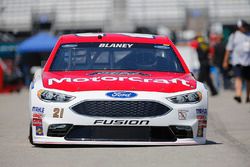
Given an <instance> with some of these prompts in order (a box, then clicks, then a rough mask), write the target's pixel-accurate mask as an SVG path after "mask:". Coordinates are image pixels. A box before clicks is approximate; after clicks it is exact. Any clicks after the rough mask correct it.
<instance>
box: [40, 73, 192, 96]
mask: <svg viewBox="0 0 250 167" xmlns="http://www.w3.org/2000/svg"><path fill="white" fill-rule="evenodd" d="M42 82H43V86H44V87H45V88H49V89H58V90H64V91H70V92H77V91H95V90H126V91H153V92H165V93H173V92H180V91H185V90H192V89H195V88H196V80H195V79H194V78H193V77H192V76H191V74H187V73H173V72H152V71H120V70H119V71H117V70H114V71H111V70H106V71H96V70H95V71H92V70H91V71H90V70H88V71H66V72H43V74H42Z"/></svg>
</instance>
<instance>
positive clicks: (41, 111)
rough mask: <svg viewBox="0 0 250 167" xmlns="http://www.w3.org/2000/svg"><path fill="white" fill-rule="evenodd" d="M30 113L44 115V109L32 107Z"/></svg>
mask: <svg viewBox="0 0 250 167" xmlns="http://www.w3.org/2000/svg"><path fill="white" fill-rule="evenodd" d="M32 112H34V113H41V114H43V113H44V108H43V107H35V106H33V107H32Z"/></svg>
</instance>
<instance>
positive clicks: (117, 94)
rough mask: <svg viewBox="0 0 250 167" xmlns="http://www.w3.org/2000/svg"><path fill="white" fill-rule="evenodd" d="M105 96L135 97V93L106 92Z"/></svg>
mask: <svg viewBox="0 0 250 167" xmlns="http://www.w3.org/2000/svg"><path fill="white" fill-rule="evenodd" d="M106 95H107V96H109V97H112V98H133V97H136V96H137V94H136V93H134V92H123V91H121V92H108V93H106Z"/></svg>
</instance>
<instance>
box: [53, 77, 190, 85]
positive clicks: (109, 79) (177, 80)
mask: <svg viewBox="0 0 250 167" xmlns="http://www.w3.org/2000/svg"><path fill="white" fill-rule="evenodd" d="M103 81H105V82H117V81H118V82H124V81H131V82H141V83H142V82H144V83H159V84H182V85H184V86H187V87H190V86H191V85H190V83H189V81H187V80H184V79H180V78H173V79H170V80H168V79H151V78H141V77H110V76H108V77H92V78H60V79H57V78H50V79H48V85H53V84H61V83H64V82H68V83H83V82H103Z"/></svg>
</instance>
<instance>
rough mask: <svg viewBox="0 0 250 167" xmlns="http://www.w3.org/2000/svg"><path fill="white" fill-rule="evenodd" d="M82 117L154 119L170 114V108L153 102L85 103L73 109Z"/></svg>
mask: <svg viewBox="0 0 250 167" xmlns="http://www.w3.org/2000/svg"><path fill="white" fill-rule="evenodd" d="M72 110H73V111H75V112H77V113H78V114H81V115H87V116H99V117H127V118H129V117H133V118H134V117H153V116H160V115H164V114H166V113H168V112H170V108H169V107H167V106H165V105H162V104H160V103H157V102H152V101H85V102H82V103H80V104H77V105H76V106H74V107H72Z"/></svg>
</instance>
